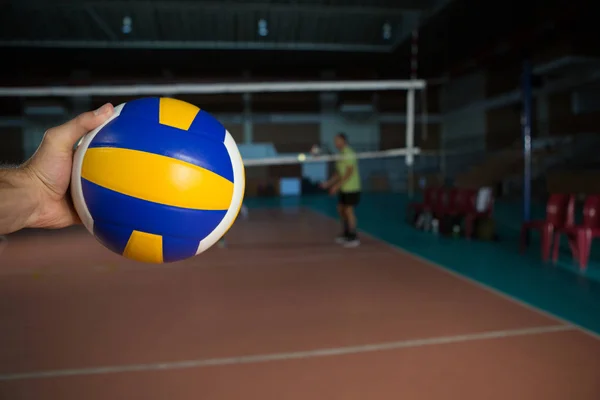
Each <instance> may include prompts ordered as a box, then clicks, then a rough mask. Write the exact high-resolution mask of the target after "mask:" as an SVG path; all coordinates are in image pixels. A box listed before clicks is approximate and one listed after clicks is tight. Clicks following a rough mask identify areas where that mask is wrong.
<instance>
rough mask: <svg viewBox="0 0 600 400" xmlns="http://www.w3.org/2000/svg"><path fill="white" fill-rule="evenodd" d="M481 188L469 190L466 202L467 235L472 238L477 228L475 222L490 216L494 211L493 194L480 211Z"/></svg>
mask: <svg viewBox="0 0 600 400" xmlns="http://www.w3.org/2000/svg"><path fill="white" fill-rule="evenodd" d="M478 195H479V190H467V191H466V194H465V196H466V203H465V237H466V238H467V239H470V238H472V237H473V230H474V229H475V222H477V220H478V219H480V218H489V217H491V216H492V214H493V213H494V195H493V194H491V195H490V197H489V199H488V202H487V204H486V205H485V206H484V207H483V210H482V211H480V210H478V209H477V196H478Z"/></svg>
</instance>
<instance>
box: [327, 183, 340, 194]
mask: <svg viewBox="0 0 600 400" xmlns="http://www.w3.org/2000/svg"><path fill="white" fill-rule="evenodd" d="M339 190H340V186H339V185H333V186H332V187H331V189H329V194H330V195H331V196H333V195H334V194H336V193H337V192H338V191H339Z"/></svg>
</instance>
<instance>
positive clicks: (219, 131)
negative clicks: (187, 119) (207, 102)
mask: <svg viewBox="0 0 600 400" xmlns="http://www.w3.org/2000/svg"><path fill="white" fill-rule="evenodd" d="M189 131H190V132H194V133H201V134H204V135H208V136H210V137H211V138H213V139H215V140H218V141H219V142H221V143H222V142H224V141H225V128H224V127H223V125H221V123H220V122H219V121H217V119H216V118H215V117H213V116H212V115H210V114H209V113H207V112H206V111H203V110H200V112H199V113H198V115H196V118H194V121H193V122H192V126H190V129H189Z"/></svg>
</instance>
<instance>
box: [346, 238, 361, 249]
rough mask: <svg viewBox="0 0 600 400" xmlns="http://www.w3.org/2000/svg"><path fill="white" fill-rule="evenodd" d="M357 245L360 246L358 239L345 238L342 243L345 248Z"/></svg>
mask: <svg viewBox="0 0 600 400" xmlns="http://www.w3.org/2000/svg"><path fill="white" fill-rule="evenodd" d="M358 246H360V240H358V239H352V240H346V242H345V243H344V247H347V248H352V247H358Z"/></svg>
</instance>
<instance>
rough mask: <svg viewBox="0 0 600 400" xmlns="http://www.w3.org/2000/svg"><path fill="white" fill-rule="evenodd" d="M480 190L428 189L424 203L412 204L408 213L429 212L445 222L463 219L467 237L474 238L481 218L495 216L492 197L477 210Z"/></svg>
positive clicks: (424, 194)
mask: <svg viewBox="0 0 600 400" xmlns="http://www.w3.org/2000/svg"><path fill="white" fill-rule="evenodd" d="M478 193H479V190H474V189H462V188H446V187H427V188H425V190H424V193H423V201H422V202H420V203H410V204H409V205H408V211H409V212H413V213H416V214H420V213H423V212H429V213H431V215H432V216H433V217H434V218H436V219H438V220H440V221H443V220H445V219H446V218H445V217H462V218H464V222H465V237H466V238H468V239H470V238H472V237H473V231H474V228H475V223H476V222H477V221H478V220H479V219H480V218H489V217H491V216H492V214H493V209H494V198H493V196H490V197H489V199H488V201H487V203H486V204H485V205H484V207H483V208H481V209H478V208H477V196H478Z"/></svg>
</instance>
